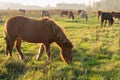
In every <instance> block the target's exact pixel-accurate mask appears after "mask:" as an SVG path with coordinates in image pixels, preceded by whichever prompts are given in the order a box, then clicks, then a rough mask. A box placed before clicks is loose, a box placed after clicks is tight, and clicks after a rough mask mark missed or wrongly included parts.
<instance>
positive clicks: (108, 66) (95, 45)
mask: <svg viewBox="0 0 120 80" xmlns="http://www.w3.org/2000/svg"><path fill="white" fill-rule="evenodd" d="M50 13H51V17H52V18H53V19H54V20H55V21H56V22H57V23H58V24H59V25H61V26H63V27H64V28H65V33H66V34H67V36H68V37H69V39H70V40H71V41H72V43H73V45H74V48H73V63H72V64H70V65H68V64H66V63H64V62H63V61H62V60H61V58H60V56H59V55H60V54H59V49H58V47H57V45H56V44H55V43H53V44H52V45H51V62H50V63H49V64H47V63H46V54H45V52H44V54H43V55H42V57H41V59H40V60H39V61H37V60H36V56H37V53H38V49H39V44H35V43H28V42H25V41H23V43H22V51H23V53H24V55H25V56H26V59H27V61H26V62H23V61H20V60H19V56H18V53H17V51H16V49H15V48H14V49H13V57H12V58H7V57H6V54H5V41H4V34H3V30H4V23H5V21H6V20H7V19H8V18H10V17H12V16H15V15H24V16H27V17H30V18H34V19H40V18H41V11H39V10H29V11H26V13H25V14H22V13H20V12H19V11H17V10H8V11H7V10H0V17H1V19H2V22H1V23H0V80H120V24H118V23H117V19H115V23H114V24H113V26H112V27H111V28H109V27H108V24H107V26H106V27H105V28H101V27H100V21H98V19H97V14H96V13H97V12H95V11H94V12H93V11H89V12H88V21H87V22H86V21H83V20H81V19H79V16H78V15H76V14H75V20H74V21H71V20H69V19H68V18H67V17H61V16H60V10H51V11H50Z"/></svg>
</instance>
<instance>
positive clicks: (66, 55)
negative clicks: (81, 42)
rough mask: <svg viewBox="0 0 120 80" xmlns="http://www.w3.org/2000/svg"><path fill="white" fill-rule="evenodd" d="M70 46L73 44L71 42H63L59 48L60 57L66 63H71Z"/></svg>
mask: <svg viewBox="0 0 120 80" xmlns="http://www.w3.org/2000/svg"><path fill="white" fill-rule="evenodd" d="M72 48H73V45H72V43H71V42H65V43H63V48H62V50H61V58H62V60H63V61H65V62H67V63H68V64H70V63H72V58H73V55H72Z"/></svg>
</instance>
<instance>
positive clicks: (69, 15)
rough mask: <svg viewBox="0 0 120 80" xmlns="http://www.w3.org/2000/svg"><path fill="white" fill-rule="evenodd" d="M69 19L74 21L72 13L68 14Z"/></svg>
mask: <svg viewBox="0 0 120 80" xmlns="http://www.w3.org/2000/svg"><path fill="white" fill-rule="evenodd" d="M68 18H69V19H71V20H74V13H73V12H72V11H69V12H68Z"/></svg>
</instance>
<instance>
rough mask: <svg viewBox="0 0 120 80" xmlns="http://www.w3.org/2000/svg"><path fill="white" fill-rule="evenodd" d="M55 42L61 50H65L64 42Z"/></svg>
mask: <svg viewBox="0 0 120 80" xmlns="http://www.w3.org/2000/svg"><path fill="white" fill-rule="evenodd" d="M55 42H56V44H57V45H58V46H59V47H60V48H61V49H62V48H63V42H62V41H60V40H56V41H55Z"/></svg>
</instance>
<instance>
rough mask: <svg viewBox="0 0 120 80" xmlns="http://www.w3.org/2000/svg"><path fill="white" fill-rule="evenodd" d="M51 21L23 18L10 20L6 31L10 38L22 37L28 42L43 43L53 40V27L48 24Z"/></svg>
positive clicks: (18, 17) (17, 17) (16, 17)
mask: <svg viewBox="0 0 120 80" xmlns="http://www.w3.org/2000/svg"><path fill="white" fill-rule="evenodd" d="M48 20H49V19H43V20H34V19H29V18H27V17H23V16H15V17H12V18H10V19H9V20H8V21H7V23H6V26H5V28H6V29H5V31H6V32H7V34H8V35H9V37H10V38H12V39H16V38H18V37H20V38H21V39H23V40H24V41H28V42H34V43H36V42H42V41H44V40H49V39H50V37H51V38H52V35H53V33H52V26H50V24H47V22H48Z"/></svg>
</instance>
